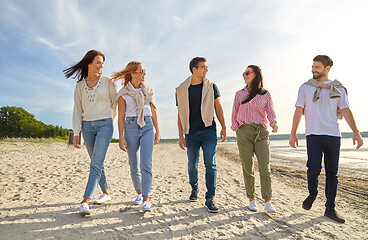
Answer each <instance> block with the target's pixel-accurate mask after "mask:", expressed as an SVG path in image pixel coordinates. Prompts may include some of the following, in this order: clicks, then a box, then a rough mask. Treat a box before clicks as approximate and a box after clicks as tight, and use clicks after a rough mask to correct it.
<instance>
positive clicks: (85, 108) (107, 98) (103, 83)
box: [73, 76, 116, 136]
mask: <svg viewBox="0 0 368 240" xmlns="http://www.w3.org/2000/svg"><path fill="white" fill-rule="evenodd" d="M115 97H116V87H115V85H114V83H113V81H112V80H111V79H110V78H109V77H106V76H101V77H100V79H99V80H98V82H97V84H96V86H94V87H93V88H89V87H88V86H87V84H86V80H85V79H83V80H82V81H80V82H78V83H77V85H76V86H75V90H74V110H73V132H74V136H79V133H80V131H81V125H82V120H84V121H95V120H100V119H105V118H115V116H116V104H114V103H115Z"/></svg>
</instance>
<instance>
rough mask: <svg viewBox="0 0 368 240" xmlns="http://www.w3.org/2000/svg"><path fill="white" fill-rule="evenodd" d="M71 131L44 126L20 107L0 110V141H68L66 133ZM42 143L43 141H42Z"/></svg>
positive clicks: (7, 107)
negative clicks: (32, 139) (51, 139)
mask: <svg viewBox="0 0 368 240" xmlns="http://www.w3.org/2000/svg"><path fill="white" fill-rule="evenodd" d="M69 131H71V129H66V128H62V127H59V126H54V125H46V124H45V123H43V122H41V121H38V120H36V119H35V118H34V115H33V114H31V113H29V112H27V111H26V110H24V109H23V108H21V107H9V106H6V107H1V108H0V139H2V140H3V141H4V140H5V139H8V140H9V139H13V138H14V139H15V141H21V140H20V139H19V138H40V139H44V138H46V139H48V138H57V139H61V140H67V139H68V132H69ZM42 141H44V140H42Z"/></svg>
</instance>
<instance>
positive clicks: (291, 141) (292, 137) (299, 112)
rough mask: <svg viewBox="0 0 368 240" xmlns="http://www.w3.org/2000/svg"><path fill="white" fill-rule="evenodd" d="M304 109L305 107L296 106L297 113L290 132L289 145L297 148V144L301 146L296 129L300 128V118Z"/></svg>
mask: <svg viewBox="0 0 368 240" xmlns="http://www.w3.org/2000/svg"><path fill="white" fill-rule="evenodd" d="M303 110H304V109H303V108H302V107H296V108H295V113H294V117H293V126H292V127H291V133H290V139H289V145H290V146H291V147H293V148H296V147H297V146H299V144H298V137H297V136H296V131H297V130H298V126H299V123H300V120H301V118H302V116H303Z"/></svg>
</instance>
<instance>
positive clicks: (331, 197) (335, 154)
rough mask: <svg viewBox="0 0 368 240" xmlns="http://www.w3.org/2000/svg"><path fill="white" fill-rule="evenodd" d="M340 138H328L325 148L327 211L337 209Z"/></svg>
mask: <svg viewBox="0 0 368 240" xmlns="http://www.w3.org/2000/svg"><path fill="white" fill-rule="evenodd" d="M340 146H341V139H340V137H333V136H326V147H325V156H324V164H325V173H326V187H325V194H326V199H327V200H326V204H325V207H326V209H327V210H333V209H335V198H336V194H337V185H338V180H337V172H338V169H339V157H340Z"/></svg>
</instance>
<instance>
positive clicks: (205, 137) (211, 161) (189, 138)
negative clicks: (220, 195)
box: [185, 129, 217, 199]
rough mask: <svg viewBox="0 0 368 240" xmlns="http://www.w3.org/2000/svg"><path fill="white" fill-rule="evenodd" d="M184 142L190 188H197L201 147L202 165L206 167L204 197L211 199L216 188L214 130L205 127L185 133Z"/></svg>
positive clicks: (215, 143) (215, 140) (215, 142)
mask: <svg viewBox="0 0 368 240" xmlns="http://www.w3.org/2000/svg"><path fill="white" fill-rule="evenodd" d="M185 144H186V147H187V155H188V174H189V183H190V185H191V186H192V189H197V188H198V162H199V150H200V148H201V147H202V150H203V159H204V165H205V167H206V188H207V192H206V199H213V198H214V196H215V190H216V177H217V169H216V161H215V153H216V146H217V136H216V130H214V129H205V130H201V131H197V132H195V133H190V134H186V135H185Z"/></svg>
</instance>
